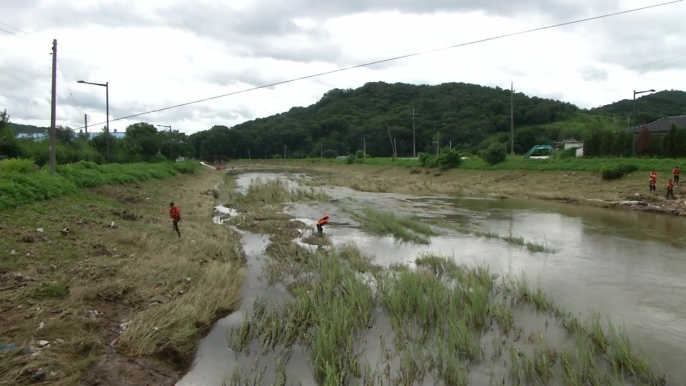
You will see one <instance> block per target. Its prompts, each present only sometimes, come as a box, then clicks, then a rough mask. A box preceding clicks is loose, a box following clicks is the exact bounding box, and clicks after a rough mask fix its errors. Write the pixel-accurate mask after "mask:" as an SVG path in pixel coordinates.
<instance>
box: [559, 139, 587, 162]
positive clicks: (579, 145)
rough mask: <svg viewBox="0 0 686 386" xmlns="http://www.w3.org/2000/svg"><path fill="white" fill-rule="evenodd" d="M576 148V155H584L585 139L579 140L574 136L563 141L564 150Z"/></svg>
mask: <svg viewBox="0 0 686 386" xmlns="http://www.w3.org/2000/svg"><path fill="white" fill-rule="evenodd" d="M567 149H576V156H577V157H583V156H584V141H577V140H576V139H574V138H570V139H565V140H564V141H562V150H567Z"/></svg>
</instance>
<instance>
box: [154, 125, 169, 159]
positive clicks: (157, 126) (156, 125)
mask: <svg viewBox="0 0 686 386" xmlns="http://www.w3.org/2000/svg"><path fill="white" fill-rule="evenodd" d="M155 126H157V127H167V128H169V160H170V161H171V160H172V137H171V133H172V129H171V126H169V125H155Z"/></svg>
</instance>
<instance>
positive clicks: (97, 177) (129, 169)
mask: <svg viewBox="0 0 686 386" xmlns="http://www.w3.org/2000/svg"><path fill="white" fill-rule="evenodd" d="M28 162H30V161H26V160H21V161H17V160H4V161H0V171H2V174H0V210H3V209H8V208H13V207H16V206H19V205H23V204H28V203H31V202H35V201H39V200H44V199H48V198H52V197H57V196H62V195H68V194H74V193H76V192H78V190H79V189H80V188H87V187H94V186H100V185H107V184H122V183H128V182H138V181H145V180H149V179H162V178H167V177H171V176H173V175H176V174H178V173H192V172H193V171H194V170H195V169H196V167H197V164H196V163H193V162H184V163H157V164H148V163H139V164H108V165H97V164H95V163H92V162H85V161H81V162H77V163H74V164H68V165H59V166H58V167H57V173H56V174H54V175H51V174H50V173H49V172H48V170H47V168H41V169H36V168H34V167H33V166H31V167H29V166H28Z"/></svg>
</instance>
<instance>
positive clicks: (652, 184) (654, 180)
mask: <svg viewBox="0 0 686 386" xmlns="http://www.w3.org/2000/svg"><path fill="white" fill-rule="evenodd" d="M656 185H657V174H656V173H655V170H653V171H652V172H650V193H653V194H657V188H656Z"/></svg>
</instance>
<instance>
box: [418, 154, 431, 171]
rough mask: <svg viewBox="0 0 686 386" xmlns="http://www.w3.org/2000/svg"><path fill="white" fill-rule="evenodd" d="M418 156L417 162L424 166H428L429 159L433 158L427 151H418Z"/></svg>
mask: <svg viewBox="0 0 686 386" xmlns="http://www.w3.org/2000/svg"><path fill="white" fill-rule="evenodd" d="M418 158H419V162H420V163H421V164H422V166H424V167H425V168H428V167H429V163H430V162H431V159H432V158H433V156H431V154H429V153H419V155H418Z"/></svg>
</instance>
